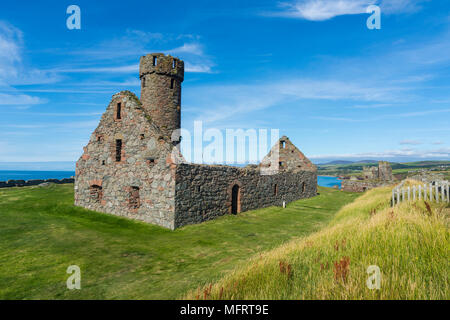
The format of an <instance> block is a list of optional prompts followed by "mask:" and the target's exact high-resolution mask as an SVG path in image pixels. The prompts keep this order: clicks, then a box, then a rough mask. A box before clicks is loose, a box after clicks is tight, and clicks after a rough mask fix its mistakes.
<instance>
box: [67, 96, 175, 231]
mask: <svg viewBox="0 0 450 320" xmlns="http://www.w3.org/2000/svg"><path fill="white" fill-rule="evenodd" d="M118 103H121V116H120V119H118V117H117V104H118ZM157 132H158V131H157V130H155V128H154V127H153V126H152V124H151V122H149V121H148V119H147V115H146V114H145V112H144V110H143V108H142V106H141V104H140V102H139V100H138V99H137V98H136V96H135V95H133V94H131V93H127V92H125V93H124V92H122V93H119V94H116V95H114V96H113V99H112V101H111V103H110V105H109V106H108V108H107V110H106V112H105V113H104V114H103V116H102V119H101V121H100V124H99V126H98V127H97V129H96V130H95V131H94V133H93V134H92V136H91V138H90V141H89V143H88V145H87V146H86V147H85V148H84V154H83V155H82V156H81V158H80V159H79V160H78V162H77V166H76V178H75V205H77V206H81V207H84V208H87V209H90V210H95V211H100V212H106V213H111V214H115V215H118V216H124V217H128V218H132V219H137V220H142V221H145V222H149V223H153V224H157V225H160V226H163V227H166V228H170V229H173V228H174V212H175V199H174V197H175V164H173V163H172V162H171V160H170V150H171V149H170V145H168V144H167V142H166V141H164V140H163V139H161V137H160V136H158V134H157ZM118 139H120V140H122V151H121V159H120V161H119V162H117V161H116V160H117V159H116V156H117V154H116V153H117V152H116V151H117V148H116V140H118Z"/></svg>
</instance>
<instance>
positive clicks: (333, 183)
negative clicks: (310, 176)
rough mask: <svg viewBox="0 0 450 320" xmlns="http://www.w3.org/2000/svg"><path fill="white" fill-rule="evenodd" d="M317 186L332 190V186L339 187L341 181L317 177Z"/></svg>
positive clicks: (334, 178)
mask: <svg viewBox="0 0 450 320" xmlns="http://www.w3.org/2000/svg"><path fill="white" fill-rule="evenodd" d="M317 184H318V185H319V186H321V187H329V188H332V187H334V186H339V188H340V187H341V180H339V179H338V178H336V177H328V176H317Z"/></svg>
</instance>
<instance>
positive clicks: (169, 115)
mask: <svg viewBox="0 0 450 320" xmlns="http://www.w3.org/2000/svg"><path fill="white" fill-rule="evenodd" d="M153 57H155V58H157V65H156V66H154V65H153ZM139 77H140V79H141V102H142V106H143V107H144V108H145V110H146V111H147V112H148V114H149V115H151V120H152V121H153V122H154V123H155V124H156V125H157V126H158V127H159V129H160V130H161V132H162V134H163V135H164V136H166V137H167V138H171V135H172V133H173V131H174V130H177V129H179V128H180V127H181V83H182V82H183V79H184V62H183V61H182V60H179V59H176V58H174V57H172V56H170V55H167V56H165V55H163V54H149V55H146V56H143V57H141V60H140V65H139ZM172 82H173V83H172ZM171 86H172V87H171Z"/></svg>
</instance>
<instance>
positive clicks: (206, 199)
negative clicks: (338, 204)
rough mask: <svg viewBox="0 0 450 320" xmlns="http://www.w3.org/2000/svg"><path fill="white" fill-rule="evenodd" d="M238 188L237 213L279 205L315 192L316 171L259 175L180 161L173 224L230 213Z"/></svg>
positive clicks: (313, 194) (244, 169)
mask: <svg viewBox="0 0 450 320" xmlns="http://www.w3.org/2000/svg"><path fill="white" fill-rule="evenodd" d="M235 184H237V185H238V186H239V189H240V210H239V211H240V212H244V211H247V210H252V209H257V208H264V207H268V206H282V203H283V201H285V202H286V203H289V202H291V201H294V200H297V199H302V198H309V197H313V196H315V195H316V194H317V173H316V172H315V171H300V172H296V173H292V172H280V173H278V174H274V175H261V174H260V171H259V170H258V169H254V168H237V167H230V166H222V165H198V164H180V165H177V170H176V187H175V188H176V189H175V227H180V226H183V225H186V224H193V223H200V222H203V221H206V220H210V219H214V218H216V217H218V216H222V215H225V214H230V213H231V190H232V188H233V186H234V185H235Z"/></svg>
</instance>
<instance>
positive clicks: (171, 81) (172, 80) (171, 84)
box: [170, 79, 175, 89]
mask: <svg viewBox="0 0 450 320" xmlns="http://www.w3.org/2000/svg"><path fill="white" fill-rule="evenodd" d="M174 82H175V80H174V79H170V89H173V84H174Z"/></svg>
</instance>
